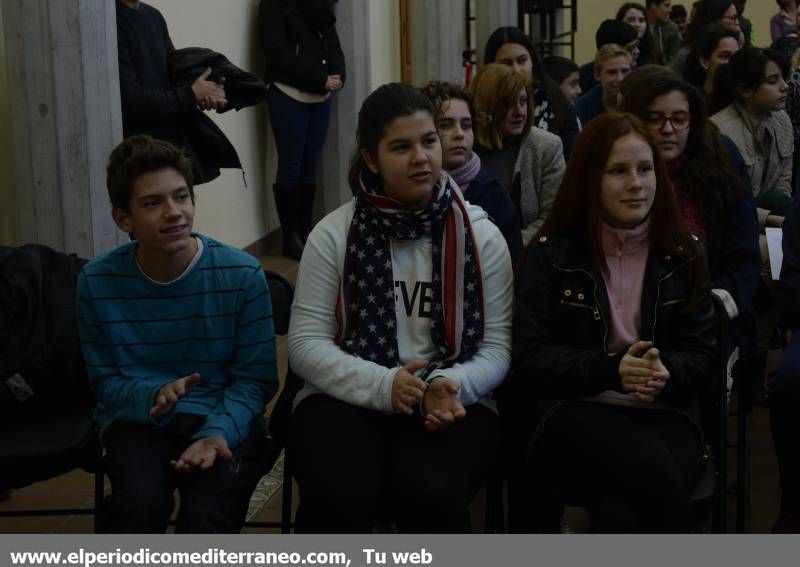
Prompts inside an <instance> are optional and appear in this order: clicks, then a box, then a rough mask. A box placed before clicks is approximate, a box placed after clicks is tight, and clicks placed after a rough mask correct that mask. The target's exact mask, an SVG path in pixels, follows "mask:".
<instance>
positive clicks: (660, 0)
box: [644, 0, 665, 8]
mask: <svg viewBox="0 0 800 567" xmlns="http://www.w3.org/2000/svg"><path fill="white" fill-rule="evenodd" d="M664 2H665V0H646V2H645V3H644V5H645V7H646V8H649V7H650V6H652V5H653V4H656V5H658V6H661V4H663V3H664Z"/></svg>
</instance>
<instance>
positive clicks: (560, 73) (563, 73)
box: [542, 55, 580, 85]
mask: <svg viewBox="0 0 800 567" xmlns="http://www.w3.org/2000/svg"><path fill="white" fill-rule="evenodd" d="M542 63H543V64H544V68H545V69H547V74H548V75H550V78H552V79H553V80H554V81H555V82H557V83H558V84H559V85H560V84H561V83H563V82H564V80H565V79H566V78H567V77H569V76H570V75H571V74H572V73H576V72H578V71H579V70H580V69H579V68H578V64H577V63H575V62H574V61H573V60H572V59H567V58H566V57H561V56H559V55H548V56H547V57H545V58H544V59H542Z"/></svg>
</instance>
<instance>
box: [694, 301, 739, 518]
mask: <svg viewBox="0 0 800 567" xmlns="http://www.w3.org/2000/svg"><path fill="white" fill-rule="evenodd" d="M711 298H712V300H713V302H714V312H715V328H716V336H717V351H716V356H715V360H714V368H713V369H712V380H711V381H710V382H709V387H708V389H707V390H706V391H705V392H704V393H703V394H702V395H701V399H700V414H701V421H702V428H703V436H704V439H705V442H706V445H707V446H708V447H710V448H711V457H712V462H711V463H708V465H711V464H713V467H711V466H708V465H707V466H706V467H704V470H703V472H702V473H701V478H700V479H698V481H697V482H696V484H695V487H694V490H693V494H692V499H693V500H694V501H709V500H710V501H711V506H712V507H711V510H710V511H711V516H710V520H711V525H710V526H707V527H710V528H711V529H712V530H713V531H714V532H716V533H725V531H726V516H727V496H726V489H727V488H726V487H727V447H728V440H727V428H728V425H727V418H728V358H729V356H730V340H729V335H728V325H729V321H728V311H727V309H725V304H724V303H723V302H722V300H721V299H720V298H719V297H717V296H716V295H714V294H713V293H712V294H711Z"/></svg>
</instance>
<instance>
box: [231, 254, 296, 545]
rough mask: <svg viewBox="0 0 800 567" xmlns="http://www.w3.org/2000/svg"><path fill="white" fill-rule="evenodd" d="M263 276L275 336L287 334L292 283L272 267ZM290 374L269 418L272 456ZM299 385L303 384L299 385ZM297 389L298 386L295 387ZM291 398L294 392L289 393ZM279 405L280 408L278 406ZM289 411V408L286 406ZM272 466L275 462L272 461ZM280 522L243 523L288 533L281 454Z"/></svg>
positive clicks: (287, 473)
mask: <svg viewBox="0 0 800 567" xmlns="http://www.w3.org/2000/svg"><path fill="white" fill-rule="evenodd" d="M264 276H265V277H266V278H267V285H268V286H269V292H270V299H271V301H272V322H273V325H274V326H275V334H276V335H286V334H288V333H289V321H290V319H291V315H292V301H294V286H293V285H292V282H290V281H289V280H287V279H286V278H285V277H283V276H282V275H280V274H278V273H277V272H273V271H271V270H266V269H265V270H264ZM291 376H294V375H293V374H292V372H291V371H289V372H288V375H287V378H286V382H285V383H284V387H283V390H282V391H281V394H280V396H279V398H278V401H277V402H276V405H275V408H274V409H273V412H272V416H271V418H270V431H271V432H272V434H273V443H274V447H275V449H274V453H275V459H276V460H277V457H278V455H279V453H280V450H281V449H282V448H283V447H284V446H285V443H284V441H283V439H282V438H281V436H277V435H275V428H274V427H273V425H272V421H273V420H278V421H282V420H281V418H280V416H276V415H275V414H276V411H277V412H278V413H279V414H280V412H281V411H282V410H283V403H282V400H283V398H284V396H285V392H286V391H287V387H288V388H294V387H295V385H294V382H292V385H289V382H290V380H291V378H290V377H291ZM301 387H302V384H301ZM298 389H299V388H298ZM292 398H294V394H292ZM279 408H281V409H279ZM289 411H290V412H291V407H289ZM273 465H274V463H273ZM281 498H282V501H281V521H280V522H258V521H247V522H245V523H244V527H246V528H280V529H281V533H284V534H288V533H289V532H290V531H291V529H292V473H291V470H290V467H289V460H288V459H287V458H286V455H285V454H284V460H283V484H282V486H281Z"/></svg>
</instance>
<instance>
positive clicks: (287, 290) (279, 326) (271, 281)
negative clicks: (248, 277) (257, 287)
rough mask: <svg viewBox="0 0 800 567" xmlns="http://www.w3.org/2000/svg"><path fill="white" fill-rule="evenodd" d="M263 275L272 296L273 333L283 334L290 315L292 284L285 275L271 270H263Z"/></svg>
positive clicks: (286, 328) (287, 326) (287, 329)
mask: <svg viewBox="0 0 800 567" xmlns="http://www.w3.org/2000/svg"><path fill="white" fill-rule="evenodd" d="M264 276H265V277H266V278H267V285H268V286H269V293H270V296H271V298H272V321H273V324H274V325H275V334H276V335H285V334H286V333H288V332H289V320H290V319H291V316H292V301H294V286H293V285H292V282H290V281H289V280H287V279H286V278H285V277H283V276H282V275H280V274H278V273H276V272H273V271H271V270H264Z"/></svg>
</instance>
